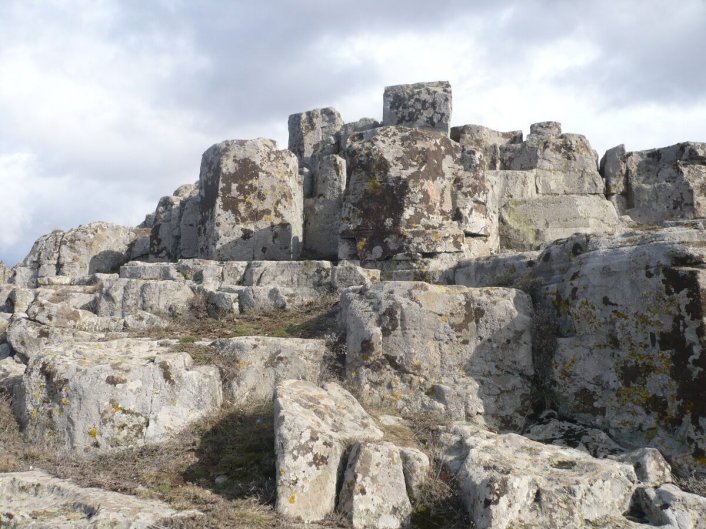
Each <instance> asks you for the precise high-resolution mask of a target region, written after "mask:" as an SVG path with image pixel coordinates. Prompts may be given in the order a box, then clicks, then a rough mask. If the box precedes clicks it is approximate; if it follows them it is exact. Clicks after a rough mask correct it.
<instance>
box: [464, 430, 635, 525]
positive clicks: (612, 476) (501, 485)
mask: <svg viewBox="0 0 706 529" xmlns="http://www.w3.org/2000/svg"><path fill="white" fill-rule="evenodd" d="M454 433H455V434H457V435H459V436H460V437H461V438H462V445H463V447H464V449H463V455H462V457H461V459H462V461H463V462H462V463H461V465H460V469H459V472H458V479H459V482H460V487H461V490H462V498H463V500H464V502H465V504H466V507H467V508H468V512H469V514H470V517H471V519H472V520H473V523H474V524H475V527H477V528H478V529H508V528H510V527H523V528H527V529H530V528H531V529H535V528H536V529H540V528H545V527H574V528H577V529H583V528H588V527H602V526H605V527H619V526H621V524H624V523H625V522H627V520H624V521H623V520H621V518H622V514H623V513H626V512H627V511H628V510H629V508H630V502H631V499H632V496H633V492H634V490H635V487H636V485H635V483H636V481H637V479H636V477H635V473H634V471H633V468H632V466H630V465H627V464H623V463H618V462H615V461H610V460H601V459H594V458H592V457H591V456H589V455H588V454H586V453H584V452H579V451H577V450H572V449H570V448H559V447H556V446H552V445H542V444H539V443H536V442H533V441H530V440H528V439H526V438H524V437H521V436H519V435H515V434H505V435H496V434H492V433H489V432H485V431H480V430H474V429H472V428H469V427H457V428H456V430H455V432H454Z"/></svg>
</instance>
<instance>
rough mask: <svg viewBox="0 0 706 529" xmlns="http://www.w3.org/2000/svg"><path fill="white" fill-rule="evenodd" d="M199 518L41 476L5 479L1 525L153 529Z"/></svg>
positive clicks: (0, 477) (0, 490)
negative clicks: (181, 518) (180, 520)
mask: <svg viewBox="0 0 706 529" xmlns="http://www.w3.org/2000/svg"><path fill="white" fill-rule="evenodd" d="M194 514H195V513H194V512H193V511H191V512H182V513H179V512H178V511H175V510H174V509H172V508H170V507H169V506H168V505H167V504H166V503H163V502H159V501H155V500H143V499H139V498H136V497H134V496H129V495H127V494H120V493H117V492H108V491H104V490H100V489H96V488H86V487H79V486H78V485H75V484H74V483H72V482H71V481H68V480H63V479H58V478H55V477H53V476H50V475H49V474H46V473H45V472H42V471H38V470H34V471H30V472H11V473H7V474H0V525H4V524H7V527H36V528H49V527H51V528H56V529H101V528H104V527H110V528H113V529H150V528H151V527H156V526H157V525H158V524H160V523H167V522H168V521H169V520H170V519H176V518H178V517H181V516H184V515H189V516H192V515H194ZM196 514H197V513H196Z"/></svg>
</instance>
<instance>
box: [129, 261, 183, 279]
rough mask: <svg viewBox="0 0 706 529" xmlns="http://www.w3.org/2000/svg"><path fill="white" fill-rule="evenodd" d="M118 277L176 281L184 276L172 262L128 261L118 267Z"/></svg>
mask: <svg viewBox="0 0 706 529" xmlns="http://www.w3.org/2000/svg"><path fill="white" fill-rule="evenodd" d="M119 276H120V279H143V280H153V281H178V280H180V279H184V277H183V276H182V275H181V274H180V273H179V272H178V270H177V265H176V264H174V263H141V262H130V263H126V264H124V265H123V266H121V267H120V273H119Z"/></svg>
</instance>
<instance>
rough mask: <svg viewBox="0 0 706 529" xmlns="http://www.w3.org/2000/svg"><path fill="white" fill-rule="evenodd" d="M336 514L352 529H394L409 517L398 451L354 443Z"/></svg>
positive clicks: (393, 447) (373, 444)
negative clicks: (341, 514) (346, 519)
mask: <svg viewBox="0 0 706 529" xmlns="http://www.w3.org/2000/svg"><path fill="white" fill-rule="evenodd" d="M338 508H339V511H341V512H343V513H344V514H345V515H346V516H347V517H348V519H349V521H350V523H351V525H352V526H353V528H354V529H398V528H400V527H404V526H405V525H406V522H407V519H408V518H409V515H410V514H411V513H412V505H411V503H410V501H409V497H408V496H407V488H406V484H405V476H404V470H403V466H402V458H401V457H400V450H399V448H397V447H396V446H395V445H393V444H392V443H379V444H376V443H358V444H356V445H355V446H354V447H353V449H352V450H351V454H350V456H349V457H348V465H347V467H346V472H345V475H344V479H343V488H342V489H341V498H340V501H339V507H338Z"/></svg>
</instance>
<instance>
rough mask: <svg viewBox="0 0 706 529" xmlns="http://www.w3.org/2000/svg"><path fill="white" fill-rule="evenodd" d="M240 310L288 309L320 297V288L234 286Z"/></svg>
mask: <svg viewBox="0 0 706 529" xmlns="http://www.w3.org/2000/svg"><path fill="white" fill-rule="evenodd" d="M232 290H237V292H238V294H239V298H238V301H239V303H240V311H241V312H262V311H271V310H275V309H284V310H286V309H289V308H291V307H295V306H299V305H305V304H307V303H311V302H313V301H318V300H319V299H321V290H320V289H317V288H311V287H296V288H292V287H273V286H257V287H236V288H235V289H232Z"/></svg>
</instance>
